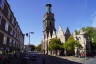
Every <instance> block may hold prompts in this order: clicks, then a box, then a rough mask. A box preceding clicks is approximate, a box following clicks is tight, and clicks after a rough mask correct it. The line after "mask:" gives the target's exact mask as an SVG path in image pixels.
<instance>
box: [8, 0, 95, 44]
mask: <svg viewBox="0 0 96 64" xmlns="http://www.w3.org/2000/svg"><path fill="white" fill-rule="evenodd" d="M8 2H9V4H10V6H11V9H12V11H13V12H14V15H15V17H16V18H17V21H18V23H19V25H20V27H21V29H22V31H23V33H27V32H31V31H32V32H35V33H34V34H33V35H31V44H34V45H38V44H40V43H41V39H42V38H43V33H42V31H43V29H42V27H43V24H42V21H43V16H44V14H45V12H46V8H45V4H47V3H49V2H50V3H51V4H52V6H53V7H52V12H53V13H54V14H55V20H56V21H55V22H56V23H55V24H56V29H57V30H58V26H59V25H61V26H62V28H63V30H64V31H65V30H66V27H69V29H70V31H71V32H73V31H74V30H75V29H78V30H79V29H80V28H81V27H86V26H96V0H50V1H49V0H8ZM25 44H28V38H27V37H25Z"/></svg>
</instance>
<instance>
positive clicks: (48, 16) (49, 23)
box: [42, 4, 91, 54]
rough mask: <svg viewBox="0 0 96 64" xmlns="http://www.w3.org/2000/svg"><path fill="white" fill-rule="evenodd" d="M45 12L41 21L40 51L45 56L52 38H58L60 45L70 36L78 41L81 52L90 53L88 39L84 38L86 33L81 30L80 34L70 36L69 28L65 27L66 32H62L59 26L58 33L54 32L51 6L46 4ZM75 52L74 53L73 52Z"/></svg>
mask: <svg viewBox="0 0 96 64" xmlns="http://www.w3.org/2000/svg"><path fill="white" fill-rule="evenodd" d="M46 9H47V12H46V13H45V15H44V20H43V35H44V37H43V40H42V50H43V52H44V53H45V54H50V52H49V50H48V45H49V41H50V39H52V38H58V39H60V41H61V43H65V42H66V41H67V40H68V39H69V37H70V36H73V37H74V39H75V40H78V41H79V43H80V44H81V46H82V50H79V52H80V51H84V53H85V54H87V50H88V53H90V51H91V50H90V42H89V39H88V37H87V36H86V33H84V32H83V31H82V30H81V31H80V34H78V35H76V34H75V33H74V34H71V33H70V30H69V28H68V27H67V29H66V31H65V32H64V31H63V29H62V27H61V26H59V29H58V31H56V28H55V18H54V13H52V5H51V4H46ZM75 52H76V51H75Z"/></svg>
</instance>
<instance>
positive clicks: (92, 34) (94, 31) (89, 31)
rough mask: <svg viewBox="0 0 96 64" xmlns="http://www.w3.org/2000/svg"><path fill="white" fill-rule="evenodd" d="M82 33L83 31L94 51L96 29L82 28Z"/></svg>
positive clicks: (95, 46) (95, 47)
mask: <svg viewBox="0 0 96 64" xmlns="http://www.w3.org/2000/svg"><path fill="white" fill-rule="evenodd" d="M82 29H83V31H85V32H86V33H87V35H88V37H89V39H90V41H91V44H92V48H93V49H96V28H94V27H85V28H84V27H83V28H82Z"/></svg>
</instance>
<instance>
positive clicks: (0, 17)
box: [0, 14, 2, 24]
mask: <svg viewBox="0 0 96 64" xmlns="http://www.w3.org/2000/svg"><path fill="white" fill-rule="evenodd" d="M0 15H1V14H0ZM1 19H2V16H0V24H1Z"/></svg>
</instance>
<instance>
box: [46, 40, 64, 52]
mask: <svg viewBox="0 0 96 64" xmlns="http://www.w3.org/2000/svg"><path fill="white" fill-rule="evenodd" d="M61 47H62V46H61V41H60V39H57V38H53V39H51V40H50V41H49V46H48V49H49V50H58V49H61Z"/></svg>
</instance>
